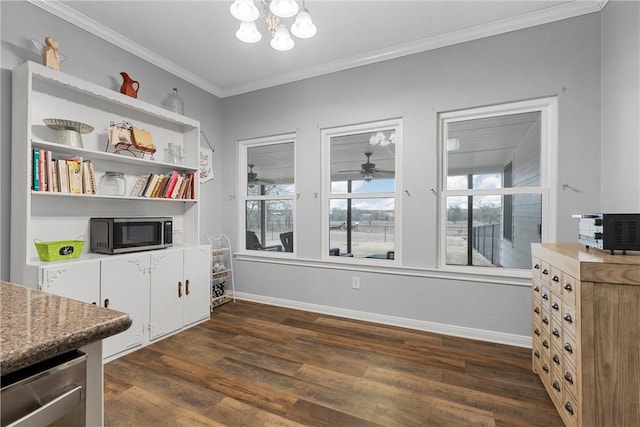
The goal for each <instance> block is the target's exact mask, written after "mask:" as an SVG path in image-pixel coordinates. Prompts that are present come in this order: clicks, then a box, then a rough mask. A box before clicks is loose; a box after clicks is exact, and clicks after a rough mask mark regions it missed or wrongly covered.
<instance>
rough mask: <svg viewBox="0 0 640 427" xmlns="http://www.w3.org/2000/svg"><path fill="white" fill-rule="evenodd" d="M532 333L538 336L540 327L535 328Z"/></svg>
mask: <svg viewBox="0 0 640 427" xmlns="http://www.w3.org/2000/svg"><path fill="white" fill-rule="evenodd" d="M533 333H534V334H536V335H537V336H540V329H538V328H536V330H535V331H533Z"/></svg>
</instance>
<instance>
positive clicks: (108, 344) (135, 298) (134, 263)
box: [100, 252, 149, 359]
mask: <svg viewBox="0 0 640 427" xmlns="http://www.w3.org/2000/svg"><path fill="white" fill-rule="evenodd" d="M100 297H101V298H100V302H101V305H102V306H103V307H108V308H112V309H114V310H119V311H123V312H125V313H127V314H129V316H131V320H132V323H131V327H130V328H129V329H127V330H126V331H124V332H122V333H120V334H118V335H113V336H111V337H109V338H107V339H105V340H104V342H103V345H102V354H103V358H105V359H106V358H108V357H111V356H113V355H115V354H118V353H120V352H123V351H127V350H130V349H133V348H136V347H140V346H142V345H143V344H144V343H145V330H146V327H147V324H148V321H147V318H148V317H149V316H148V301H149V254H148V253H144V252H141V253H136V254H129V255H121V256H114V257H108V258H104V259H102V261H101V271H100Z"/></svg>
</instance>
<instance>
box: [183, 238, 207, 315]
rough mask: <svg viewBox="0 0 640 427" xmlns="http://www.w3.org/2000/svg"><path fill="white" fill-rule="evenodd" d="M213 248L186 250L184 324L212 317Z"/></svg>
mask: <svg viewBox="0 0 640 427" xmlns="http://www.w3.org/2000/svg"><path fill="white" fill-rule="evenodd" d="M210 257H211V248H210V247H209V246H199V247H194V248H188V249H185V250H184V281H185V286H186V291H185V293H184V295H183V298H182V323H183V325H189V324H191V323H195V322H197V321H199V320H203V319H208V318H209V315H210V311H211V310H210V308H209V307H210V302H209V299H210V291H209V284H210V283H209V282H210V279H209V277H210V275H211V258H210Z"/></svg>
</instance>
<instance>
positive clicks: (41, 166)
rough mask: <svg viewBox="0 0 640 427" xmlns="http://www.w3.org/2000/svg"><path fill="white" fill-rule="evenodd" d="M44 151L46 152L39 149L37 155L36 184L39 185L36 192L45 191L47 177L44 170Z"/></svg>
mask: <svg viewBox="0 0 640 427" xmlns="http://www.w3.org/2000/svg"><path fill="white" fill-rule="evenodd" d="M45 151H46V150H43V149H40V154H39V155H38V182H39V183H40V185H39V186H38V191H45V190H46V189H47V178H46V176H47V175H46V171H45V170H44V158H45Z"/></svg>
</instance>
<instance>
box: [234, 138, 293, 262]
mask: <svg viewBox="0 0 640 427" xmlns="http://www.w3.org/2000/svg"><path fill="white" fill-rule="evenodd" d="M296 136H297V135H296V133H288V134H282V135H275V136H269V137H261V138H253V139H245V140H239V141H238V189H237V194H238V197H237V201H238V205H237V206H238V213H239V221H238V252H239V253H241V254H243V255H250V256H260V257H268V258H292V257H295V255H296V250H297V245H296V238H297V237H296V235H297V233H296V225H297V214H296V211H297V209H296V200H297V198H298V195H299V194H298V193H297V190H296V181H297V178H296V174H297V168H296V151H297V150H296ZM289 143H293V164H292V166H293V188H294V191H293V193H292V194H276V195H248V194H247V187H248V174H247V167H248V166H247V165H248V150H249V149H250V148H253V147H260V146H267V145H277V144H289ZM263 200H264V201H270V200H290V201H291V206H292V210H293V212H292V218H293V227H292V228H293V230H292V231H293V252H285V251H284V250H283V251H281V252H278V251H268V250H252V249H247V247H246V239H245V238H244V237H243V236H245V235H246V229H247V215H246V209H247V202H249V201H263ZM260 243H262V244H263V245H264V242H260Z"/></svg>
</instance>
